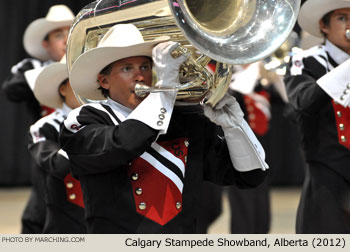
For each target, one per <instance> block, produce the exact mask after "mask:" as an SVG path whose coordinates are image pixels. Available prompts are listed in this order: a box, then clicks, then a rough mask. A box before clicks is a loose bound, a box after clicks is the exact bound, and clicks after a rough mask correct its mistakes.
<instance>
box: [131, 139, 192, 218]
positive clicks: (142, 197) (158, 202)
mask: <svg viewBox="0 0 350 252" xmlns="http://www.w3.org/2000/svg"><path fill="white" fill-rule="evenodd" d="M187 143H188V142H187V139H186V138H179V139H175V140H172V141H167V142H158V144H159V145H161V146H162V147H163V148H164V149H166V150H167V151H169V152H170V153H171V154H173V155H174V156H176V157H177V158H179V159H181V160H182V162H183V163H184V165H185V164H186V158H187V150H188V145H187ZM186 145H187V146H186ZM128 174H129V177H130V178H131V186H132V189H133V196H134V201H135V207H136V212H137V213H139V214H141V215H143V216H145V217H146V218H148V219H151V220H152V221H154V222H156V223H158V224H160V225H165V224H166V223H167V222H169V221H170V220H171V219H173V218H174V217H175V216H176V215H178V214H179V213H180V212H181V210H182V192H180V190H179V189H178V187H177V186H176V185H175V183H174V182H173V181H172V180H171V179H170V178H168V177H167V176H165V175H164V174H163V173H161V172H160V171H158V170H157V169H156V168H155V167H153V166H152V165H151V164H149V163H148V162H147V161H145V160H144V159H142V158H137V159H135V160H134V161H133V162H132V164H131V166H130V169H129V172H128ZM135 174H137V175H136V176H135Z"/></svg>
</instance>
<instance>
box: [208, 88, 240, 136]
mask: <svg viewBox="0 0 350 252" xmlns="http://www.w3.org/2000/svg"><path fill="white" fill-rule="evenodd" d="M204 114H205V115H206V117H208V118H209V119H210V121H212V122H213V123H215V124H217V125H220V126H221V127H222V128H223V129H224V128H231V127H233V128H235V127H238V126H240V125H241V124H242V121H243V117H244V113H243V112H242V110H241V107H240V106H239V104H238V102H237V101H236V98H234V97H233V96H232V95H229V94H227V93H226V94H225V96H224V97H223V98H222V99H221V100H220V101H219V103H218V104H217V105H216V106H215V108H212V107H211V106H208V105H204Z"/></svg>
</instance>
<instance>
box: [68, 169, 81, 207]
mask: <svg viewBox="0 0 350 252" xmlns="http://www.w3.org/2000/svg"><path fill="white" fill-rule="evenodd" d="M64 184H65V187H66V193H67V200H68V201H69V202H71V203H73V204H75V205H78V206H80V207H82V208H84V207H85V206H84V200H83V192H82V190H81V185H80V182H79V180H77V179H75V178H73V177H72V175H71V174H68V175H67V176H66V177H65V178H64Z"/></svg>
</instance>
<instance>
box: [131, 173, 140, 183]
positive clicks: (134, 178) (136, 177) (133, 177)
mask: <svg viewBox="0 0 350 252" xmlns="http://www.w3.org/2000/svg"><path fill="white" fill-rule="evenodd" d="M131 179H132V180H134V181H136V180H138V179H139V174H137V173H133V174H132V175H131Z"/></svg>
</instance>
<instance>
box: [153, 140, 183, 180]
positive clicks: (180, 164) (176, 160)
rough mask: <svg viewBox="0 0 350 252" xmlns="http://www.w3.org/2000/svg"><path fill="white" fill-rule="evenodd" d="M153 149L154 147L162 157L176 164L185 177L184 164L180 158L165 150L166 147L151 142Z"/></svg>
mask: <svg viewBox="0 0 350 252" xmlns="http://www.w3.org/2000/svg"><path fill="white" fill-rule="evenodd" d="M152 147H153V149H155V150H156V151H157V152H158V153H159V154H160V155H162V156H163V157H165V158H166V159H167V160H169V161H170V162H172V163H173V164H175V165H176V166H177V168H179V169H180V171H181V173H182V175H183V177H185V165H184V163H183V162H182V160H181V159H180V158H177V157H175V156H174V155H173V154H172V153H171V152H169V151H167V150H166V149H164V148H163V147H162V146H160V145H159V144H157V143H153V144H152Z"/></svg>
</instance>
